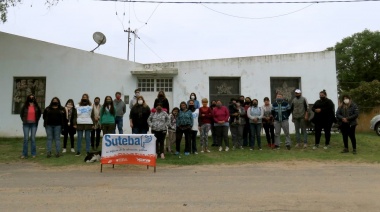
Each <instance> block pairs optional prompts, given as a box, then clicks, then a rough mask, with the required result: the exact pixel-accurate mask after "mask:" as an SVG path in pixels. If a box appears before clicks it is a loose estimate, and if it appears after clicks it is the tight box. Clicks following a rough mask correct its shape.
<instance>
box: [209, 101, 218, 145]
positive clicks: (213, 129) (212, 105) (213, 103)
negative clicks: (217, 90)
mask: <svg viewBox="0 0 380 212" xmlns="http://www.w3.org/2000/svg"><path fill="white" fill-rule="evenodd" d="M215 107H216V101H215V100H212V101H211V104H210V108H211V111H212V110H214V108H215ZM211 137H212V144H211V146H219V145H218V142H217V141H216V134H215V126H214V118H211Z"/></svg>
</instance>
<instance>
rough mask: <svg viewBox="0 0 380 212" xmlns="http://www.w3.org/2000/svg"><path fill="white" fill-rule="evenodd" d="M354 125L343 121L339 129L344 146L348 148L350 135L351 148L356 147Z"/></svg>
mask: <svg viewBox="0 0 380 212" xmlns="http://www.w3.org/2000/svg"><path fill="white" fill-rule="evenodd" d="M355 128H356V125H353V126H350V125H349V124H346V123H343V124H342V125H341V126H340V130H341V132H342V136H343V144H344V148H345V149H348V137H350V140H351V144H352V149H356V137H355Z"/></svg>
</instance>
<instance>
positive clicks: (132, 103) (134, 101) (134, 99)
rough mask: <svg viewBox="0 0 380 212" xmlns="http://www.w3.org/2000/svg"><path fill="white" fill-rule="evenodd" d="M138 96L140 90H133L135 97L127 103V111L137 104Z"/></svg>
mask: <svg viewBox="0 0 380 212" xmlns="http://www.w3.org/2000/svg"><path fill="white" fill-rule="evenodd" d="M139 96H140V89H138V88H137V89H136V90H135V95H134V96H133V98H132V99H131V101H129V109H132V107H133V105H135V104H136V103H137V97H139Z"/></svg>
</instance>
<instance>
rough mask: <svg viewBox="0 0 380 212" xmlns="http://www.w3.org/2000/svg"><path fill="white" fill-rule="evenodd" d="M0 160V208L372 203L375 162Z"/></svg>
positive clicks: (269, 207)
mask: <svg viewBox="0 0 380 212" xmlns="http://www.w3.org/2000/svg"><path fill="white" fill-rule="evenodd" d="M99 169H100V165H95V164H91V165H84V166H80V167H65V168H50V167H44V166H38V165H35V164H29V163H15V164H0V203H1V211H48V210H50V211H51V210H54V211H69V210H70V211H379V210H380V201H379V196H380V180H379V176H380V165H373V164H347V163H332V162H330V163H317V162H286V163H284V162H279V163H255V164H245V165H212V166H209V165H208V166H183V167H177V166H172V167H171V166H165V167H158V168H157V172H156V173H153V169H149V170H147V169H146V168H145V167H143V166H116V167H115V169H112V168H111V167H110V166H106V167H104V168H103V173H100V172H99Z"/></svg>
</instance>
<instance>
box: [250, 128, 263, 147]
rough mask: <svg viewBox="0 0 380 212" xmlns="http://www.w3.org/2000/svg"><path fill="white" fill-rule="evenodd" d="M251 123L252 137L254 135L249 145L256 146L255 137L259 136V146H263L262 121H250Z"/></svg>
mask: <svg viewBox="0 0 380 212" xmlns="http://www.w3.org/2000/svg"><path fill="white" fill-rule="evenodd" d="M250 125H251V137H252V143H250V144H249V146H250V147H251V148H252V149H253V148H254V147H255V138H257V147H258V148H259V149H260V148H261V136H260V133H261V123H257V124H256V123H250Z"/></svg>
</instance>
